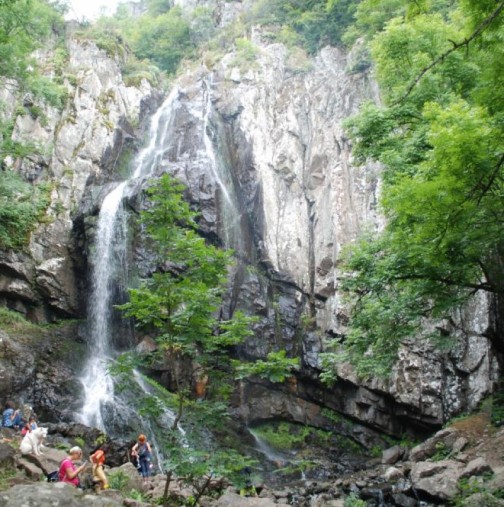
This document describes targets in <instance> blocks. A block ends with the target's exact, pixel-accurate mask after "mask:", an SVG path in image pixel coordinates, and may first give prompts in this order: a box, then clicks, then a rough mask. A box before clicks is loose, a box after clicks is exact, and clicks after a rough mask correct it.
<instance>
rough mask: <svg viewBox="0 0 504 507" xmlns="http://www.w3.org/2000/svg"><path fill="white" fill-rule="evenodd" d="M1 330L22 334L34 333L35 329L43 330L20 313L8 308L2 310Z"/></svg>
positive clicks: (0, 318) (0, 311) (0, 316)
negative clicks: (24, 332) (26, 332)
mask: <svg viewBox="0 0 504 507" xmlns="http://www.w3.org/2000/svg"><path fill="white" fill-rule="evenodd" d="M0 328H2V329H3V330H4V331H6V332H7V333H9V332H10V333H13V332H18V333H19V332H22V331H34V330H35V329H41V328H40V326H37V325H36V324H33V323H32V322H30V321H28V320H26V319H25V317H24V315H22V314H21V313H19V312H14V311H13V310H9V309H8V308H4V307H1V308H0Z"/></svg>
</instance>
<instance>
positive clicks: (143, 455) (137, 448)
mask: <svg viewBox="0 0 504 507" xmlns="http://www.w3.org/2000/svg"><path fill="white" fill-rule="evenodd" d="M131 455H132V456H134V457H135V458H136V459H137V460H138V464H139V468H140V474H142V477H143V480H144V482H147V478H148V477H149V475H150V464H151V459H152V449H151V446H150V444H149V442H147V437H146V436H145V435H139V436H138V439H137V443H136V444H135V445H134V446H133V447H132V448H131Z"/></svg>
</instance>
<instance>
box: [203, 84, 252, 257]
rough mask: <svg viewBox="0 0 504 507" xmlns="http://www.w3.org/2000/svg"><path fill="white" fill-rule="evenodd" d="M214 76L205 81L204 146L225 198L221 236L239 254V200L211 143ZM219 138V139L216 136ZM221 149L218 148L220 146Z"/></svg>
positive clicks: (221, 213)
mask: <svg viewBox="0 0 504 507" xmlns="http://www.w3.org/2000/svg"><path fill="white" fill-rule="evenodd" d="M212 86H213V80H212V75H211V74H210V76H209V77H208V78H207V79H206V80H204V81H203V102H204V103H203V111H202V113H203V116H202V122H203V145H204V149H205V155H206V157H207V159H208V168H209V170H210V172H211V174H212V176H213V177H214V179H215V182H216V183H217V187H218V190H219V192H220V194H221V195H222V199H220V200H219V199H218V194H217V195H216V198H217V201H218V204H219V205H220V206H219V213H220V215H221V217H222V223H221V231H220V232H221V234H222V238H223V240H224V244H225V246H226V247H227V248H232V249H234V250H235V251H237V252H242V251H243V244H242V237H241V223H240V222H241V213H240V211H239V206H238V199H237V196H236V194H235V192H234V185H233V181H232V177H231V171H230V170H229V167H227V165H226V163H225V162H224V160H222V157H221V156H219V150H218V149H217V150H216V147H215V144H214V142H213V140H212V134H214V135H215V134H216V132H215V130H214V127H213V125H212V112H213V107H212ZM215 137H218V136H215ZM217 148H218V147H217Z"/></svg>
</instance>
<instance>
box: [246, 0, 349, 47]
mask: <svg viewBox="0 0 504 507" xmlns="http://www.w3.org/2000/svg"><path fill="white" fill-rule="evenodd" d="M357 3H358V2H357ZM355 6H356V2H354V1H351V0H310V1H308V2H306V1H299V0H274V1H271V0H260V1H259V2H257V3H256V4H255V5H254V8H253V10H252V12H251V13H250V14H249V19H248V22H249V23H250V24H258V23H259V24H262V25H273V26H280V27H281V30H280V32H279V34H278V35H277V38H278V39H279V40H281V41H282V42H288V41H290V42H291V43H292V44H296V45H297V44H299V45H301V46H302V47H304V48H305V49H306V50H307V51H308V52H309V53H312V54H313V53H315V52H316V51H317V50H318V49H320V48H321V47H322V46H324V45H326V44H331V45H337V44H338V43H339V42H340V41H341V38H342V35H343V33H344V30H345V28H346V27H347V26H348V24H349V23H350V22H351V20H352V17H353V12H354V10H355Z"/></svg>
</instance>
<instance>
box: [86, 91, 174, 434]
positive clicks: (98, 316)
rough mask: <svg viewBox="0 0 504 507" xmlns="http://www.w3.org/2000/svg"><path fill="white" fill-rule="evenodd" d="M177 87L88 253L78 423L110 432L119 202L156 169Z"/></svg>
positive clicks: (120, 253)
mask: <svg viewBox="0 0 504 507" xmlns="http://www.w3.org/2000/svg"><path fill="white" fill-rule="evenodd" d="M177 99H178V89H177V88H174V89H173V90H172V92H171V93H170V95H169V96H168V97H167V99H166V100H165V102H164V103H163V104H162V106H161V107H160V108H159V109H158V111H157V112H156V113H155V115H154V116H153V117H152V120H151V123H150V128H149V143H148V145H147V146H146V147H145V148H144V149H142V150H141V152H140V153H139V155H138V157H137V158H136V163H135V170H134V172H133V174H132V176H131V177H130V178H129V179H128V180H126V181H123V182H121V183H120V184H119V185H118V186H117V187H116V188H114V190H112V191H111V192H110V193H109V194H108V195H107V196H106V197H105V199H104V201H103V204H102V207H101V209H100V213H99V216H98V223H97V229H96V231H97V232H96V240H95V245H94V252H93V254H92V263H91V264H92V290H91V296H90V299H89V311H88V322H89V331H90V337H89V344H90V356H89V358H88V360H87V363H86V364H85V367H84V370H83V374H82V376H81V382H82V385H83V394H84V402H83V406H82V410H81V413H80V414H79V415H78V419H79V420H80V422H82V423H83V424H86V425H87V426H92V427H96V428H99V429H101V430H103V431H108V432H110V427H112V426H114V425H116V424H117V421H114V419H116V418H117V417H124V412H123V413H122V414H121V413H119V412H120V411H121V409H126V408H127V403H124V402H121V400H118V399H117V396H116V395H115V393H114V381H113V378H112V377H111V376H110V374H109V373H108V366H109V365H110V363H111V361H112V360H113V358H114V350H113V347H112V346H111V309H112V305H113V303H114V301H112V295H113V290H114V286H115V285H116V284H117V282H118V280H121V279H123V280H124V279H126V278H127V276H126V273H125V271H126V247H127V242H126V239H127V235H126V214H125V211H124V208H123V206H122V203H123V201H124V198H125V197H127V196H128V195H129V189H130V188H131V186H132V183H133V182H134V181H141V180H143V179H146V178H148V177H149V176H150V175H151V174H152V173H153V172H154V171H155V170H156V168H157V167H158V166H159V164H160V162H161V160H162V157H163V154H164V152H165V150H166V147H165V146H166V141H167V137H168V135H169V134H170V132H171V131H172V130H173V129H172V125H171V123H172V120H173V117H174V111H175V110H176V108H177V106H178V100H177Z"/></svg>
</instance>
